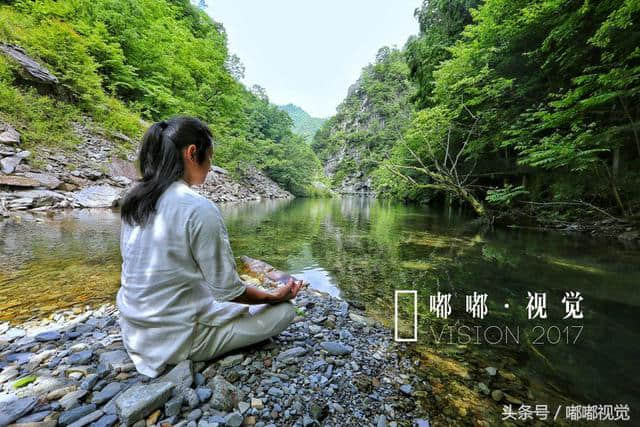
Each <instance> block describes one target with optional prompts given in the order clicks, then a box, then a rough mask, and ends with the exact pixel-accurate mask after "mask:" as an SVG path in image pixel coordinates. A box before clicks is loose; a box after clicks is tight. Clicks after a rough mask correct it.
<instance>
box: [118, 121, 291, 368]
mask: <svg viewBox="0 0 640 427" xmlns="http://www.w3.org/2000/svg"><path fill="white" fill-rule="evenodd" d="M212 148H213V147H212V141H211V131H210V130H209V128H208V127H207V126H206V125H205V124H204V123H202V122H201V121H200V120H198V119H195V118H189V117H177V118H173V119H170V120H167V121H162V122H159V123H155V124H153V125H152V126H151V127H150V128H149V130H148V131H147V133H146V134H145V136H144V139H143V141H142V147H141V149H140V156H139V161H140V170H141V172H142V179H141V180H140V182H139V183H138V184H137V185H136V186H135V187H134V188H133V189H132V190H131V191H130V192H129V193H128V194H127V196H126V197H125V199H124V202H123V204H122V210H121V217H122V229H121V238H120V251H121V253H122V276H121V287H120V290H119V291H118V296H117V305H118V308H119V309H120V313H121V315H122V321H121V325H122V337H123V341H124V345H125V348H126V349H127V351H128V353H129V355H130V356H131V359H132V360H133V362H134V363H135V365H136V369H137V370H138V371H139V372H140V373H142V374H144V375H147V376H150V377H156V376H158V375H159V374H160V373H161V372H162V371H163V370H164V368H165V366H166V365H168V364H176V363H178V362H180V361H182V360H185V359H191V360H195V361H200V360H207V359H211V358H213V357H216V356H218V355H221V354H224V353H226V352H229V351H231V350H234V349H236V348H239V347H243V346H246V345H250V344H253V343H256V342H259V341H262V340H264V339H267V338H268V337H271V336H273V335H277V334H278V333H280V332H281V331H282V330H284V329H285V328H286V327H287V326H288V325H289V324H290V323H291V321H292V319H293V317H294V314H295V311H294V308H293V306H292V304H291V303H290V302H287V301H288V300H290V299H292V298H294V297H295V296H296V294H297V293H298V290H299V289H300V285H301V282H294V281H292V280H290V281H289V283H288V284H287V285H286V286H283V287H280V288H278V289H277V290H275V291H274V292H273V293H268V292H264V291H262V290H260V289H258V288H256V287H253V286H249V285H246V284H245V283H243V282H242V280H240V278H239V277H238V273H237V272H236V264H235V261H234V258H233V253H232V252H231V247H230V246H229V240H228V235H227V229H226V227H225V225H224V222H223V220H222V217H221V215H220V211H219V210H218V208H217V207H216V205H215V204H214V203H212V202H211V201H210V200H208V199H206V198H204V197H202V196H200V195H199V194H198V193H196V192H195V191H193V190H191V188H190V187H191V186H193V185H200V184H202V183H203V182H204V180H205V178H206V176H207V173H208V172H209V169H210V166H211V155H212ZM247 304H249V305H254V306H253V307H251V309H250V308H249V306H248V305H247ZM257 304H260V305H259V306H256V305H257Z"/></svg>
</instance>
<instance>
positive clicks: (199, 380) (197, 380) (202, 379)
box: [194, 372, 207, 387]
mask: <svg viewBox="0 0 640 427" xmlns="http://www.w3.org/2000/svg"><path fill="white" fill-rule="evenodd" d="M194 380H195V383H196V386H197V387H200V386H201V385H203V384H204V383H206V382H207V379H206V378H205V377H204V375H202V374H201V373H200V372H198V373H197V374H196V375H195V376H194Z"/></svg>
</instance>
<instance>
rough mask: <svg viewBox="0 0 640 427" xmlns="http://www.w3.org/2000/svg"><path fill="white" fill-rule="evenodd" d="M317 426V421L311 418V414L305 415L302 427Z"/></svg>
mask: <svg viewBox="0 0 640 427" xmlns="http://www.w3.org/2000/svg"><path fill="white" fill-rule="evenodd" d="M314 424H316V421H315V420H314V419H313V418H311V417H310V416H309V414H304V416H303V417H302V425H303V427H309V426H312V425H314Z"/></svg>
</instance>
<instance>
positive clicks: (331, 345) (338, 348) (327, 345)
mask: <svg viewBox="0 0 640 427" xmlns="http://www.w3.org/2000/svg"><path fill="white" fill-rule="evenodd" d="M320 347H322V348H323V349H324V350H325V351H326V352H327V353H329V354H331V355H333V356H342V355H345V354H349V353H351V352H352V351H353V347H351V346H349V345H344V344H342V343H340V342H337V341H324V342H321V343H320Z"/></svg>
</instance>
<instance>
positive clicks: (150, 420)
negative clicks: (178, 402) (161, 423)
mask: <svg viewBox="0 0 640 427" xmlns="http://www.w3.org/2000/svg"><path fill="white" fill-rule="evenodd" d="M161 412H162V411H161V410H160V409H156V410H155V411H153V412H152V413H151V415H149V416H148V417H147V426H149V427H151V426H152V425H154V424H155V423H156V422H158V418H160V413H161Z"/></svg>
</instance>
